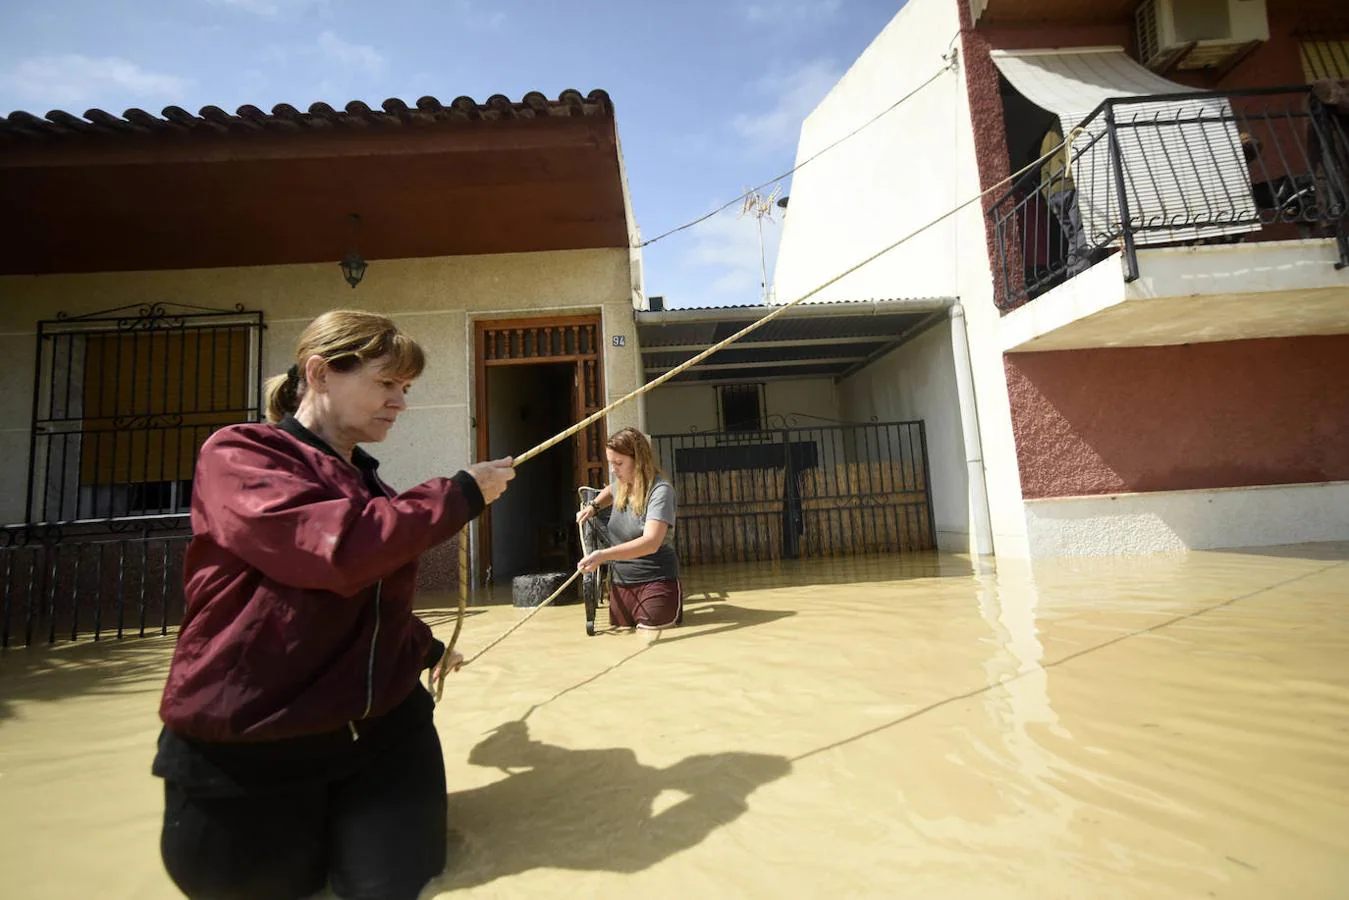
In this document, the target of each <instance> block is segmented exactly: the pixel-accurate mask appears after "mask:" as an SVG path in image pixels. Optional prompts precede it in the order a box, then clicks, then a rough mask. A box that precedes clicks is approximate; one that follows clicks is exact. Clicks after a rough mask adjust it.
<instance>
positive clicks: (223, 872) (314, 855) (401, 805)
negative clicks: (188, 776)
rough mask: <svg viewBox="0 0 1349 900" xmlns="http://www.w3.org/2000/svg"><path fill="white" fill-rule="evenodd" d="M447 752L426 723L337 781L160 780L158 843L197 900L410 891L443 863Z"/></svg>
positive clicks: (393, 898) (379, 896)
mask: <svg viewBox="0 0 1349 900" xmlns="http://www.w3.org/2000/svg"><path fill="white" fill-rule="evenodd" d="M445 815H446V801H445V761H444V757H443V756H442V755H441V750H440V737H439V736H438V735H437V734H436V730H435V726H434V725H433V724H432V723H430V722H427V723H426V724H425V725H424V726H423V727H419V728H418V729H417V730H416V731H414V732H412V733H410V734H409V735H408V736H407V737H406V738H405V739H404V740H402V741H400V742H399V743H397V744H396V745H394V746H392V747H390V748H389V749H388V750H386V751H384V752H382V753H381V754H380V755H379V756H376V757H374V758H373V759H372V760H371V762H370V764H368V765H366V766H364V767H363V768H362V769H361V770H360V771H358V772H356V773H355V774H354V775H352V776H350V777H349V778H346V779H345V780H342V781H337V782H333V783H330V784H321V785H317V786H314V787H306V788H303V789H300V790H295V791H269V792H266V793H255V794H248V795H245V796H230V797H209V796H200V795H194V794H193V792H191V791H189V790H185V789H183V788H182V787H180V786H178V785H176V784H174V783H173V782H170V781H166V782H165V787H164V831H163V834H162V836H161V838H160V850H161V853H162V854H163V857H164V866H165V868H167V869H168V872H169V876H170V877H171V878H172V879H173V881H174V883H175V884H176V885H178V888H179V890H181V891H182V892H183V893H184V894H186V895H187V896H188V897H191V898H194V900H227V898H228V900H234V898H240V900H243V898H248V900H299V898H303V897H308V896H309V895H311V894H314V893H316V892H318V891H321V890H323V889H324V887H325V886H326V885H328V884H329V883H330V882H331V885H332V889H333V891H334V893H336V894H337V895H338V896H339V897H343V898H348V900H367V898H368V900H401V898H409V900H411V898H415V897H416V896H417V894H418V893H420V891H421V889H422V888H423V887H424V886H425V885H426V883H427V882H428V881H429V880H430V879H432V878H433V877H435V876H436V875H438V874H440V872H441V871H442V870H443V869H444V868H445V837H446V835H445Z"/></svg>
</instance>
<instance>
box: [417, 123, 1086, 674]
mask: <svg viewBox="0 0 1349 900" xmlns="http://www.w3.org/2000/svg"><path fill="white" fill-rule="evenodd" d="M1075 136H1076V135H1075V134H1071V133H1070V135H1069V137H1067V138H1065V139H1064V140H1062V141H1060V142H1059V143H1058V144H1057V145H1056V146H1055V147H1054V148H1052V149H1051V150H1049V151H1048V152H1046V153H1043V154H1041V155H1040V157H1039V158H1038V159H1035V160H1033V161H1032V162H1030V163H1029V164H1027V165H1025V166H1022V167H1021V168H1020V169H1018V170H1017V171H1015V172H1013V173H1012V174H1010V175H1008V176H1007V177H1006V178H1003V179H1001V180H999V181H997V182H994V183H993V184H991V185H989V186H988V187H986V188H984V189H983V190H982V191H980V192H979V193H977V194H975V195H974V196H973V197H970V198H969V199H968V200H965V201H963V202H961V203H959V204H957V205H956V206H953V207H952V208H951V209H949V210H947V211H946V212H944V213H942V214H941V215H940V216H937V218H935V219H933V220H932V221H930V222H928V223H926V224H924V225H920V226H919V227H918V228H915V229H914V230H913V231H910V232H909V233H908V234H906V235H904V236H903V237H902V238H900V239H899V240H897V241H895V242H894V243H892V244H888V245H886V246H885V247H882V248H881V249H880V250H877V251H876V252H875V253H873V254H871V255H870V256H868V257H866V258H865V259H863V260H862V261H861V262H858V263H855V264H853V265H851V266H849V267H848V268H846V269H844V270H843V271H842V272H840V273H838V274H837V275H835V276H833V277H832V278H830V279H828V280H827V281H825V282H823V283H822V284H820V285H818V286H817V287H815V288H812V289H811V290H809V291H807V292H806V293H804V294H802V295H801V296H799V297H797V298H796V299H795V300H792V301H790V302H787V303H784V304H782V305H781V306H778V307H777V308H775V309H773V310H772V311H771V312H769V313H768V314H767V315H765V316H763V317H762V318H760V319H759V320H758V321H755V322H751V323H750V324H748V325H746V326H745V327H744V328H742V329H740V330H739V331H737V332H736V333H735V334H733V335H731V336H730V337H728V338H724V339H722V340H720V341H718V342H717V343H715V344H713V345H712V346H710V347H708V348H707V349H706V350H704V351H702V352H701V353H699V354H697V355H696V356H694V357H692V358H690V359H686V360H684V362H682V363H680V364H679V365H677V366H675V367H674V368H673V369H671V370H670V371H668V372H666V373H665V374H664V375H661V376H660V377H659V378H656V379H655V380H654V381H648V382H647V383H646V384H644V385H642V386H641V387H639V388H637V389H636V390H635V391H631V392H629V393H628V394H626V395H625V396H623V397H620V398H619V399H617V400H615V401H614V402H612V403H610V404H609V405H608V406H606V407H604V408H603V409H601V410H599V411H597V412H594V413H591V414H590V415H588V416H586V417H585V418H584V419H582V420H581V421H580V422H577V423H576V424H575V425H572V426H571V427H570V428H568V429H566V430H565V431H563V432H561V433H559V434H556V435H554V436H553V437H550V438H549V439H548V440H546V441H544V442H543V443H542V444H539V445H538V446H537V447H531V448H530V449H528V450H526V451H525V452H524V453H521V454H520V455H519V456H517V457H515V458H514V461H513V463H512V465H514V466H519V465H520V464H521V463H523V462H528V461H529V460H531V459H533V458H534V457H536V456H538V455H539V454H540V453H543V452H544V451H545V450H548V449H550V448H551V447H553V446H555V445H557V444H560V443H561V442H562V441H565V440H566V439H567V438H569V437H572V436H573V435H575V434H578V433H579V432H581V431H583V430H584V429H586V428H588V427H590V426H591V425H593V424H595V423H596V422H598V421H599V420H600V419H603V418H604V417H605V416H607V415H609V413H611V412H613V411H614V410H616V409H618V408H619V407H620V406H623V405H625V404H627V403H630V402H632V401H633V400H636V399H637V398H638V397H640V396H642V395H643V394H645V393H647V392H648V391H650V390H653V389H655V388H658V387H660V386H661V385H662V384H664V383H665V382H667V381H669V380H670V379H671V378H675V377H677V376H679V375H681V374H682V373H684V372H686V371H687V370H688V369H690V368H692V367H693V366H696V365H697V364H698V363H700V362H702V361H703V360H705V359H707V358H708V357H709V356H711V355H713V354H714V353H719V352H721V351H722V350H725V349H726V348H727V347H729V346H730V345H731V344H734V343H735V342H736V341H738V340H740V339H741V338H743V337H745V336H746V335H748V334H752V333H753V332H755V331H757V330H758V329H760V328H762V327H763V326H765V325H767V324H768V323H769V322H771V321H773V320H774V319H776V318H777V317H778V316H780V315H782V314H783V313H785V312H786V311H787V310H789V309H791V308H792V307H794V306H799V305H800V304H802V303H804V302H805V301H807V300H809V299H810V298H811V297H814V296H815V295H816V294H818V293H820V292H821V291H823V290H825V289H826V288H828V287H831V286H833V285H835V284H837V283H838V282H840V281H842V280H843V279H844V278H847V277H848V276H849V275H851V274H853V273H854V272H856V271H857V270H858V269H861V268H863V267H865V266H869V265H871V264H872V263H873V262H875V261H876V260H878V259H880V258H881V257H882V256H884V255H885V254H887V253H889V252H890V251H892V250H895V249H896V248H898V247H901V246H903V245H904V244H906V243H908V242H909V241H911V240H913V239H914V238H916V237H917V236H918V235H920V234H922V233H923V232H925V231H927V230H928V229H930V228H933V227H935V226H937V225H940V224H941V223H942V222H945V221H946V220H947V219H949V218H951V217H952V216H954V215H955V214H956V213H958V212H960V211H961V210H963V209H964V208H965V207H967V206H970V205H972V204H974V203H978V202H979V201H980V200H982V199H984V198H985V197H987V196H988V195H989V194H991V193H993V192H994V191H997V190H1000V189H1001V188H1003V187H1004V186H1006V185H1007V184H1009V183H1011V182H1013V181H1016V180H1017V179H1018V178H1020V177H1021V176H1022V175H1025V174H1026V173H1027V172H1029V171H1031V170H1032V169H1034V168H1036V167H1037V166H1040V165H1043V164H1044V163H1045V162H1046V161H1047V160H1049V159H1050V158H1052V157H1053V156H1054V155H1055V154H1056V153H1058V152H1059V151H1060V150H1062V149H1064V148H1065V147H1069V146H1070V145H1071V141H1072V138H1073V137H1075ZM578 571H579V570H578ZM575 578H576V576H575V575H573V576H572V577H571V578H570V579H568V580H567V584H570V583H571V581H572V580H573V579H575ZM567 584H564V585H563V586H562V588H560V589H559V590H558V591H557V592H556V593H555V594H554V595H553V596H552V597H549V598H548V599H547V600H545V601H544V602H543V603H540V604H539V605H538V606H537V607H535V609H534V610H533V611H531V612H530V614H529V615H528V616H526V617H525V618H523V619H521V620H520V621H519V622H517V623H515V624H514V625H512V626H511V627H510V628H509V629H507V630H506V632H505V633H504V634H502V635H501V636H500V637H499V638H497V639H496V640H494V641H492V642H491V643H489V644H488V645H487V646H486V647H484V648H483V649H482V650H480V651H479V652H478V653H476V654H474V656H473V657H472V658H473V659H478V658H479V657H481V656H482V655H483V653H486V652H487V650H489V649H491V648H492V647H495V646H496V645H497V644H499V643H501V641H502V640H504V639H505V638H506V636H507V635H509V634H510V633H511V632H513V631H515V629H517V628H519V627H520V626H521V625H523V624H524V623H525V622H527V621H529V619H530V617H532V616H533V615H534V613H536V612H538V611H539V610H540V609H542V608H543V607H545V606H547V605H548V604H549V603H551V602H552V601H553V600H554V599H556V598H557V597H558V596H559V595H560V594H561V593H562V591H563V590H565V588H566V587H567ZM466 611H467V604H466V601H465V599H464V593H463V592H462V591H461V592H460V594H459V616H458V620H457V621H456V622H455V625H454V634H453V635H452V636H451V637H450V642H449V644H447V645H446V647H445V657H444V659H448V658H449V655H450V653H451V651H453V650H454V645H455V642H456V641H458V639H459V632H460V630H461V626H462V625H463V622H464V613H465V612H466ZM442 662H443V660H442ZM446 674H447V673H446V672H445V671H443V666H442V671H441V673H440V677H439V679H438V680H437V684H436V697H437V699H439V697H440V693H441V691H442V690H443V689H444V684H445V675H446Z"/></svg>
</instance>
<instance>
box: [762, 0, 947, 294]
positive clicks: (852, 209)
mask: <svg viewBox="0 0 1349 900" xmlns="http://www.w3.org/2000/svg"><path fill="white" fill-rule="evenodd" d="M959 30H960V23H959V20H958V17H957V8H956V4H955V2H954V0H910V2H908V3H906V4H905V5H904V7H903V8H902V9H901V10H900V11H899V13H898V14H897V15H896V16H895V18H894V19H893V20H892V21H891V22H890V24H889V25H888V26H886V28H885V29H884V30H883V31H882V32H881V34H880V35H878V36H877V37H876V39H875V40H874V41H873V42H872V44H871V45H870V46H869V47H868V48H867V49H866V51H865V52H864V53H863V54H862V55H861V56H860V57H859V58H858V59H857V61H856V62H855V63H854V64H853V65H852V67H851V68H850V69H849V70H848V71H847V72H846V73H845V74H844V76H843V78H842V80H840V81H839V83H838V84H837V85H836V86H835V87H834V89H833V90H832V91H830V93H829V95H828V96H827V97H825V99H824V100H823V101H822V102H821V103H820V105H819V106H818V107H816V109H815V110H814V111H813V112H812V113H811V114H810V115H809V116H808V117H807V118H806V120H805V123H804V124H803V126H802V129H801V140H800V144H799V146H798V148H797V154H796V159H797V162H798V163H802V162H804V161H805V160H807V159H809V158H810V157H811V156H813V155H815V154H816V153H818V152H819V151H820V150H821V149H823V148H824V147H826V146H827V145H829V144H831V143H832V142H834V141H837V140H839V139H840V138H842V137H843V136H844V135H846V134H848V133H849V132H851V131H853V130H854V129H856V128H858V127H859V126H861V125H863V124H864V123H866V122H867V121H868V120H870V119H872V118H873V117H875V116H876V115H877V114H879V113H882V112H883V111H884V110H886V109H887V108H888V107H890V106H891V105H893V104H894V103H895V102H896V101H898V100H899V99H900V98H902V97H904V96H905V95H906V94H908V93H909V92H910V91H913V90H914V89H915V88H917V87H918V86H919V85H920V84H922V83H923V82H924V81H926V80H927V79H929V78H931V77H932V76H933V75H934V74H937V73H941V74H940V75H938V77H937V80H936V81H935V82H934V83H932V84H930V85H928V86H927V87H925V88H923V89H922V90H921V91H920V92H919V93H918V94H916V95H915V96H913V97H912V98H911V99H909V100H907V101H906V102H904V103H903V105H901V106H899V107H898V108H897V109H894V110H892V111H890V112H887V113H885V114H884V115H883V116H881V117H880V118H879V119H877V120H876V121H875V122H874V123H873V124H871V125H868V126H867V127H866V129H865V130H863V131H862V132H860V133H859V134H857V135H856V136H854V137H851V138H849V139H848V140H847V141H845V142H844V143H842V144H839V145H838V146H837V147H834V148H833V149H831V150H829V151H828V152H827V153H825V154H824V155H823V156H821V157H820V158H819V159H816V160H814V161H812V162H810V163H809V165H807V166H806V167H805V168H803V169H802V170H801V171H800V172H799V173H797V174H796V176H795V177H794V178H793V181H792V187H791V204H790V206H789V207H788V209H787V212H786V214H785V216H784V217H783V231H782V243H781V247H780V249H779V252H778V262H777V268H776V270H775V272H774V287H775V290H776V294H777V298H778V300H779V302H787V301H790V300H792V299H794V298H796V297H798V296H800V295H801V294H803V293H805V292H807V291H809V290H811V289H813V288H815V287H817V286H818V285H820V284H822V283H823V282H825V281H826V280H828V279H829V278H832V277H834V276H835V275H837V274H838V273H839V272H840V271H842V270H844V269H846V268H848V267H849V266H851V265H853V264H855V263H857V262H860V261H861V260H862V259H864V258H866V257H867V256H869V255H870V254H872V253H874V252H876V251H877V250H880V249H881V248H882V247H884V246H886V245H887V244H890V243H893V242H894V241H896V240H898V239H899V238H900V237H902V236H904V235H905V234H907V233H909V232H911V231H913V230H914V229H916V228H917V227H919V226H920V225H922V224H925V223H927V222H929V221H930V220H932V219H934V218H936V217H937V216H938V215H940V214H941V213H944V212H946V211H947V210H948V209H950V207H951V206H952V205H953V199H954V196H955V195H954V190H955V178H956V172H957V169H958V168H959V167H960V166H961V165H963V164H964V163H963V160H961V159H960V158H959V157H958V156H957V155H956V154H954V153H952V152H951V150H952V145H953V142H954V141H955V140H956V136H957V133H958V132H959V131H961V130H962V129H964V130H965V131H968V130H969V127H970V126H969V120H968V117H966V118H965V119H964V120H963V121H962V119H961V117H960V104H961V102H962V101H963V97H964V94H965V86H964V80H963V78H962V76H960V75H959V74H958V73H955V72H942V69H943V66H944V65H945V63H944V62H943V60H942V55H943V54H944V53H946V52H947V44H948V42H949V41H950V39H951V38H952V37H953V36H955V35H956V34H957V33H958V32H959ZM955 240H956V232H955V226H954V224H953V223H950V222H947V223H943V224H941V225H938V226H936V227H935V228H932V229H931V230H929V231H927V232H926V233H924V234H922V235H920V236H918V237H916V238H914V239H913V240H911V241H909V242H908V243H906V244H905V245H904V246H902V247H900V248H898V249H896V250H894V251H892V252H890V253H889V254H887V255H886V256H884V257H882V258H880V259H879V260H877V261H876V262H873V263H871V264H869V265H868V266H866V267H865V268H863V269H861V270H859V271H858V272H856V273H854V274H852V275H849V276H848V277H846V278H844V279H843V280H841V281H840V282H838V283H837V284H835V285H832V286H830V287H829V288H827V289H825V290H824V291H822V292H821V293H820V294H819V295H817V297H815V298H812V300H816V299H818V300H828V299H849V300H856V299H870V298H890V297H938V296H942V297H945V296H951V295H952V294H953V292H954V290H955V286H956V274H955V273H956V265H957V256H956V254H955V252H954V250H955Z"/></svg>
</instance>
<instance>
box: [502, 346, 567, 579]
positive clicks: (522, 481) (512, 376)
mask: <svg viewBox="0 0 1349 900" xmlns="http://www.w3.org/2000/svg"><path fill="white" fill-rule="evenodd" d="M575 368H576V367H575V366H574V365H568V364H566V363H537V364H534V365H523V366H501V367H499V368H493V369H489V370H488V371H487V397H488V404H489V406H488V415H487V421H488V430H489V456H490V457H491V458H493V459H496V458H498V457H502V456H506V455H508V454H513V453H516V454H518V453H521V452H523V451H525V450H528V449H529V448H530V447H534V446H536V445H538V444H541V443H543V442H544V441H546V440H547V439H548V438H550V437H552V436H553V435H555V434H557V433H558V432H559V431H562V430H564V429H565V428H566V427H567V426H568V425H570V424H571V410H572V391H573V384H572V382H573V376H574V373H575ZM575 470H576V460H575V452H574V448H573V446H572V442H571V441H563V442H562V443H560V444H558V445H557V446H555V447H552V448H550V449H549V450H547V451H546V452H544V453H543V454H541V455H540V456H538V457H536V458H535V459H533V460H531V461H530V462H529V463H528V464H527V465H524V466H521V467H520V469H519V470H518V471H517V472H516V474H515V480H514V481H513V482H511V486H510V490H508V491H506V493H505V494H503V495H502V497H501V499H500V500H498V501H497V502H496V503H495V504H493V506H492V573H493V577H494V579H495V580H496V581H498V582H505V580H506V579H508V578H513V577H515V576H516V575H532V574H535V573H539V572H562V571H566V570H567V569H568V568H569V567H570V566H569V563H570V564H571V565H574V563H575V559H576V556H575V553H574V550H573V548H572V543H573V542H574V541H575V536H574V532H575V531H576V529H575V528H574V527H573V526H572V522H573V521H574V519H575V516H576V502H575V500H574V497H575V495H576V486H575V485H574V484H572V482H573V481H574V480H575V474H574V473H575Z"/></svg>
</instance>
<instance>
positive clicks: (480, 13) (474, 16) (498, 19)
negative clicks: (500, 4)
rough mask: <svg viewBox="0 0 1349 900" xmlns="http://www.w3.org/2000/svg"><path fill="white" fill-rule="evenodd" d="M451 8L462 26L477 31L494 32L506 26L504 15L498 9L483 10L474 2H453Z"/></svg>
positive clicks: (456, 0) (458, 0) (457, 0)
mask: <svg viewBox="0 0 1349 900" xmlns="http://www.w3.org/2000/svg"><path fill="white" fill-rule="evenodd" d="M452 5H453V8H454V10H455V12H457V13H458V15H459V18H460V19H461V20H462V22H463V24H465V25H467V26H468V27H469V28H473V29H475V30H478V31H495V30H497V29H498V28H500V27H501V26H503V25H505V24H506V13H505V12H503V11H502V10H499V9H490V8H488V9H484V8H483V4H480V3H478V2H476V0H454V2H453V4H452Z"/></svg>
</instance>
